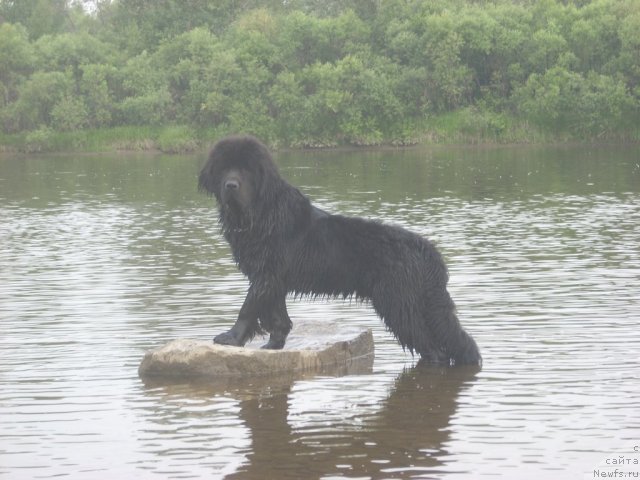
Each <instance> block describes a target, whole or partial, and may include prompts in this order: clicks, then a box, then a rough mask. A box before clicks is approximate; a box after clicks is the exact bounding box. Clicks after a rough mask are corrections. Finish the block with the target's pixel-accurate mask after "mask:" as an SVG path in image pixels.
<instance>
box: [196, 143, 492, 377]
mask: <svg viewBox="0 0 640 480" xmlns="http://www.w3.org/2000/svg"><path fill="white" fill-rule="evenodd" d="M199 185H200V188H201V189H203V190H206V191H207V192H209V193H210V194H213V195H214V196H215V197H216V200H217V201H218V208H219V212H220V216H219V221H220V224H221V226H222V233H223V234H224V237H225V238H226V239H227V241H228V242H229V245H230V246H231V249H232V251H233V257H234V259H235V261H236V263H237V264H238V266H239V267H240V269H241V270H242V272H243V273H244V274H245V275H246V276H247V277H248V279H249V283H250V286H249V291H248V293H247V297H246V299H245V301H244V304H243V305H242V308H241V309H240V313H239V315H238V320H237V321H236V323H235V325H233V327H232V328H231V329H230V330H229V331H227V332H225V333H222V334H220V335H218V336H217V337H215V339H214V342H216V343H219V344H224V345H236V346H242V345H244V344H245V343H246V342H247V341H248V340H250V339H251V338H252V337H253V336H254V335H255V334H256V333H264V332H265V331H266V332H268V333H269V334H270V337H269V341H268V342H267V344H266V345H264V347H263V348H270V349H279V348H282V347H283V346H284V344H285V340H286V338H287V335H288V334H289V331H290V330H291V320H290V318H289V314H288V313H287V306H286V303H285V300H286V296H287V293H289V292H293V293H295V294H296V295H305V294H306V295H312V296H341V297H350V296H354V295H355V297H356V298H358V299H367V300H370V301H371V303H372V305H373V308H375V310H376V312H377V313H378V315H380V317H381V318H382V319H383V320H384V322H385V324H386V326H387V328H388V329H389V330H390V331H391V332H392V333H393V335H395V337H396V338H397V339H398V341H399V342H400V344H401V345H402V346H403V347H404V348H408V349H409V351H411V353H414V352H417V353H419V354H420V356H422V357H423V358H424V359H425V360H427V361H429V362H436V363H444V364H451V365H453V364H456V365H458V364H476V365H477V364H480V363H481V362H482V358H481V357H480V353H479V352H478V347H477V345H476V343H475V341H474V340H473V339H472V338H471V337H470V336H469V335H468V334H467V333H466V332H465V331H464V330H463V329H462V327H461V326H460V322H459V321H458V318H457V316H456V313H455V305H454V303H453V301H452V300H451V297H450V296H449V293H448V292H447V281H448V273H447V268H446V266H445V264H444V262H443V260H442V257H441V256H440V254H439V253H438V251H437V250H436V248H435V247H434V246H433V244H432V243H431V242H429V241H428V240H425V239H424V238H422V237H420V236H418V235H416V234H414V233H411V232H409V231H407V230H405V229H402V228H400V227H397V226H393V225H387V224H382V223H380V222H376V221H371V220H364V219H361V218H349V217H344V216H341V215H332V214H330V213H327V212H324V211H322V210H320V209H318V208H316V207H314V206H313V205H311V202H310V201H309V199H308V198H307V197H305V196H304V195H303V194H302V193H300V191H299V190H298V189H296V188H295V187H293V186H291V185H290V184H289V183H287V182H286V181H285V180H284V179H283V178H282V177H281V176H280V174H279V173H278V170H277V168H276V165H275V164H274V162H273V160H272V158H271V154H270V153H269V151H268V150H267V148H266V147H265V146H264V145H263V144H262V143H260V142H259V141H258V140H257V139H255V138H253V137H249V136H246V137H239V136H233V137H228V138H225V139H223V140H220V141H219V142H218V143H217V144H216V145H215V146H214V148H213V150H212V151H211V153H210V154H209V159H208V161H207V163H206V165H205V166H204V167H203V169H202V171H201V172H200V177H199Z"/></svg>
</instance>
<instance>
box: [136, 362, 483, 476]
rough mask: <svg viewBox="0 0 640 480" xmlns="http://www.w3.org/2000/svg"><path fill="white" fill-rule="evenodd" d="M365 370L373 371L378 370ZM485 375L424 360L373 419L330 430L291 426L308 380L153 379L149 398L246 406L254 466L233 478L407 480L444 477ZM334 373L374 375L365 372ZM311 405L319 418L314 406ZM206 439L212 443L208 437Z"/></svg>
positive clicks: (249, 463) (249, 462)
mask: <svg viewBox="0 0 640 480" xmlns="http://www.w3.org/2000/svg"><path fill="white" fill-rule="evenodd" d="M364 369H365V370H370V365H369V366H368V367H366V366H365V367H364ZM478 371H479V368H478V367H459V368H444V367H438V366H432V365H426V364H423V363H418V364H417V365H416V366H414V367H411V368H407V369H406V370H405V371H404V372H402V373H401V374H400V375H399V376H398V377H397V379H396V380H395V382H394V383H393V386H392V388H391V391H390V393H389V395H388V397H387V398H386V399H385V400H384V401H382V402H381V403H380V404H379V405H378V408H377V410H375V411H372V412H369V413H368V414H366V415H362V412H361V413H360V416H359V417H358V418H354V419H353V422H352V423H351V424H347V423H344V424H343V425H339V424H338V425H336V424H333V425H330V426H329V425H328V426H327V428H326V429H318V428H317V426H313V425H309V426H308V427H306V428H305V427H302V428H296V426H294V425H292V422H291V421H290V416H291V414H290V406H291V403H292V398H293V397H295V395H296V394H297V392H296V388H295V385H296V382H299V381H303V380H305V379H306V380H310V382H311V383H312V384H313V383H314V382H313V379H309V376H308V375H307V376H304V375H295V374H292V375H285V376H282V375H279V376H277V377H271V378H251V379H237V378H236V379H232V378H227V379H209V380H199V381H195V382H194V381H192V382H189V383H176V382H175V381H174V382H168V381H167V380H148V379H147V380H145V386H146V388H147V395H149V396H152V397H172V398H173V399H174V400H175V399H176V398H175V397H184V398H185V400H187V399H189V398H193V397H194V396H198V397H200V398H202V397H209V398H211V399H215V398H216V397H219V396H230V397H232V398H234V399H235V400H236V401H237V402H238V404H239V411H238V418H239V419H240V420H241V421H242V423H243V424H244V426H245V427H246V428H247V429H248V430H249V433H250V445H251V446H250V448H249V449H248V450H247V451H246V452H245V455H246V461H245V462H244V463H243V464H242V465H239V466H238V467H237V470H236V471H235V472H233V473H231V472H229V475H227V476H226V478H229V479H243V480H244V479H261V480H262V479H265V478H280V479H283V478H291V479H297V478H318V477H320V476H323V475H324V476H331V475H338V476H339V475H348V476H349V477H358V476H366V477H369V478H380V477H382V476H384V477H385V478H406V476H407V474H408V473H410V472H414V473H416V474H420V473H422V474H425V473H431V474H434V473H435V472H437V470H438V466H439V465H440V459H439V457H440V455H441V454H444V453H446V451H445V448H446V447H445V445H446V443H447V441H448V440H449V435H450V429H449V424H450V422H451V420H452V418H454V417H455V413H456V408H457V401H458V396H459V395H460V393H461V392H462V391H463V390H464V389H465V386H467V385H469V384H470V383H472V382H473V381H474V378H475V377H476V374H477V373H478ZM332 373H338V374H341V373H350V374H353V373H357V374H363V373H366V372H363V371H362V369H360V371H358V370H355V371H354V370H350V371H348V372H346V371H343V372H332ZM318 385H321V384H320V383H319V384H318ZM312 388H313V387H312ZM154 401H157V398H156V399H154ZM307 408H308V410H309V412H310V413H311V412H313V409H314V405H307ZM336 408H340V406H339V405H336ZM202 440H203V442H206V439H205V438H203V439H202Z"/></svg>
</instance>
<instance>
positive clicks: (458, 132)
mask: <svg viewBox="0 0 640 480" xmlns="http://www.w3.org/2000/svg"><path fill="white" fill-rule="evenodd" d="M229 133H231V132H229V131H227V130H225V129H224V128H217V129H216V128H211V129H202V128H193V127H189V126H185V125H173V126H155V127H152V126H123V127H111V128H100V129H86V130H76V131H68V132H56V131H54V130H51V129H49V128H41V129H39V130H35V131H32V132H28V133H19V134H13V135H6V134H0V152H4V153H49V152H85V153H99V152H116V151H159V152H163V153H190V152H195V151H201V150H204V149H207V148H208V147H209V146H210V145H211V144H212V143H213V142H215V140H216V139H218V138H220V137H222V136H224V135H226V134H229ZM567 142H571V143H576V142H578V143H579V142H585V143H598V142H612V143H638V142H640V127H636V128H635V129H629V130H627V131H625V132H621V133H619V134H609V135H607V136H596V137H578V136H576V135H572V134H570V133H569V132H562V131H550V130H543V129H541V128H539V127H537V126H534V125H530V124H529V123H527V122H526V121H520V120H518V119H516V118H513V117H509V116H507V115H505V114H500V113H492V112H482V111H480V110H477V109H473V108H465V109H462V110H459V111H456V112H451V113H447V114H443V115H440V116H436V117H432V118H428V119H426V120H424V121H423V122H422V124H421V125H420V126H419V127H416V128H415V131H414V132H413V134H412V135H410V136H409V137H408V138H406V139H404V140H403V141H398V140H397V139H393V138H390V139H381V141H379V142H378V141H376V142H372V143H361V144H360V146H377V145H396V146H401V145H415V144H419V145H429V144H467V145H474V144H513V143H519V144H542V143H567ZM271 143H272V146H274V147H298V148H309V147H312V146H344V145H353V144H350V143H349V142H344V141H340V140H339V139H336V141H335V143H333V144H331V145H325V144H323V143H322V142H320V141H318V142H314V141H313V139H311V140H310V141H309V143H308V144H296V145H289V144H286V143H283V142H279V141H278V140H275V141H272V142H271Z"/></svg>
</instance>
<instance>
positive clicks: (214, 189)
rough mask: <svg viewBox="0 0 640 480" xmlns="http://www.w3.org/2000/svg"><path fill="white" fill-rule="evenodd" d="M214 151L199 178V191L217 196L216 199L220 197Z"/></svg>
mask: <svg viewBox="0 0 640 480" xmlns="http://www.w3.org/2000/svg"><path fill="white" fill-rule="evenodd" d="M213 157H214V155H213V151H212V152H211V154H210V155H209V160H208V161H207V163H205V165H204V167H202V170H200V175H199V176H198V190H200V191H201V192H206V193H207V194H209V195H215V196H216V198H217V197H218V195H219V192H218V183H219V182H218V178H217V175H216V174H215V160H214V158H213Z"/></svg>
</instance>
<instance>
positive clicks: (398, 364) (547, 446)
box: [0, 147, 640, 480]
mask: <svg viewBox="0 0 640 480" xmlns="http://www.w3.org/2000/svg"><path fill="white" fill-rule="evenodd" d="M203 161H204V156H194V157H172V156H144V157H135V156H120V157H119V156H113V157H106V156H97V157H62V156H60V157H53V158H46V157H37V158H2V159H0V359H1V360H0V478H7V479H32V478H33V479H35V478H45V479H46V478H53V477H63V478H64V477H68V478H73V479H90V480H91V479H115V478H122V479H125V478H138V479H146V478H149V479H165V478H185V479H186V478H209V479H215V478H229V479H271V478H274V479H275V478H278V479H299V478H372V479H380V478H444V479H456V478H483V479H488V478H535V479H539V478H600V477H599V476H597V475H600V472H602V473H603V474H604V473H606V472H613V471H614V468H617V469H618V472H627V473H630V478H638V477H640V466H639V465H638V463H637V462H638V459H640V452H638V450H640V328H639V324H640V151H639V150H638V149H617V148H610V147H602V148H583V147H580V148H500V149H483V150H476V149H444V148H443V149H432V150H403V151H396V150H385V151H371V152H362V151H360V152H315V153H305V152H296V153H282V154H280V155H279V163H280V165H281V170H282V173H283V175H285V176H286V177H287V178H289V179H290V181H291V182H292V183H294V184H295V185H298V186H300V187H301V188H302V190H303V191H304V192H305V193H307V194H308V195H309V196H310V197H311V198H312V199H313V200H314V201H315V202H316V203H317V204H319V205H320V206H321V207H323V208H325V209H329V210H332V211H336V212H341V213H346V214H351V215H361V216H367V217H374V218H379V219H383V220H386V221H390V222H395V223H398V224H401V225H404V226H406V227H408V228H410V229H412V230H414V231H417V232H419V233H421V234H423V235H425V236H428V237H430V238H432V239H434V240H435V241H436V242H437V243H438V245H439V247H440V249H441V250H442V252H443V253H444V255H445V257H446V259H447V261H448V264H449V268H450V272H451V281H450V290H451V292H452V295H453V297H454V299H455V300H456V303H457V305H458V309H459V313H460V317H461V319H462V321H463V323H464V325H465V327H466V328H467V329H468V330H469V332H470V333H472V335H473V336H474V337H475V338H476V340H477V342H478V344H479V345H480V348H481V350H482V353H483V356H484V362H485V363H484V367H483V368H482V370H481V371H475V370H473V369H471V370H469V369H465V368H454V369H442V368H434V367H426V366H423V365H420V364H417V362H416V360H415V359H414V358H412V357H411V356H410V355H408V354H405V353H404V352H403V351H402V349H401V348H400V347H399V346H398V345H397V344H396V343H395V341H394V340H393V339H392V338H391V337H390V335H389V334H388V333H387V332H386V331H385V330H384V328H383V326H382V324H381V323H380V322H379V321H378V319H377V318H376V317H375V315H374V314H373V313H372V311H371V310H370V309H369V308H368V306H367V305H362V304H358V303H355V302H354V303H349V302H347V303H344V302H324V301H317V302H307V301H302V302H290V313H291V317H292V318H293V319H294V322H295V318H300V317H304V318H308V319H312V320H316V321H318V322H326V321H332V320H333V319H339V320H340V321H348V322H354V323H356V324H361V325H363V326H370V327H372V328H373V329H374V336H375V340H376V359H375V363H374V366H373V368H372V370H371V371H370V372H367V373H365V374H362V375H349V376H342V377H340V376H316V377H297V378H274V379H262V380H261V381H251V382H247V381H244V382H238V381H236V382H231V381H227V382H223V381H218V382H204V383H203V382H200V383H182V384H180V383H177V384H167V383H164V384H163V383H155V384H154V383H146V384H145V383H144V382H143V381H142V380H141V379H140V378H139V377H138V374H137V367H138V364H139V362H140V360H141V358H142V356H143V354H144V352H145V351H146V350H147V349H150V348H153V347H156V346H159V345H161V344H163V343H164V342H166V341H168V340H170V339H173V338H176V337H194V338H202V339H209V338H211V337H212V336H213V335H214V334H215V333H218V332H220V331H222V330H223V329H226V328H228V326H229V325H230V324H231V323H232V322H233V321H234V318H235V315H236V313H237V311H238V309H239V307H240V305H241V303H242V300H243V297H244V291H245V289H246V282H245V280H244V279H243V278H242V276H241V275H240V274H239V273H238V272H237V271H236V268H235V266H234V265H233V263H232V261H231V260H230V258H229V251H228V248H227V246H226V245H225V244H224V242H223V241H222V240H221V238H220V236H219V235H218V228H217V225H216V214H215V211H214V205H213V201H212V200H211V199H209V198H207V197H204V196H201V195H199V194H198V193H197V191H196V186H195V183H196V175H197V172H198V169H199V166H200V165H201V164H202V162H203ZM634 448H635V451H634ZM612 459H613V463H612ZM634 476H635V477H634ZM617 478H622V477H620V476H618V477H617Z"/></svg>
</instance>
